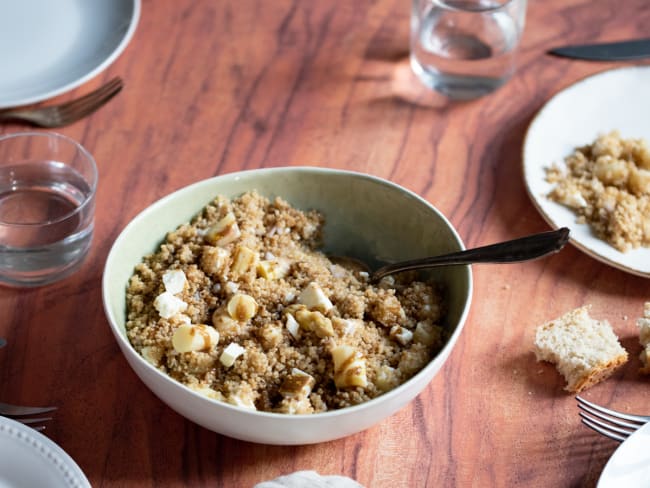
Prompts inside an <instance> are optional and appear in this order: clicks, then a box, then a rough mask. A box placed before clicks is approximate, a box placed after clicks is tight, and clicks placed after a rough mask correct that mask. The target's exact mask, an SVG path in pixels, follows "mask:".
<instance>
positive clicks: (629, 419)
mask: <svg viewBox="0 0 650 488" xmlns="http://www.w3.org/2000/svg"><path fill="white" fill-rule="evenodd" d="M576 400H577V401H578V408H579V409H580V410H581V412H579V415H580V418H581V419H582V423H583V424H585V425H586V426H587V427H589V428H590V429H593V430H595V431H596V432H598V433H599V434H602V435H604V436H606V437H609V438H610V439H614V440H616V441H619V442H623V441H624V440H625V439H627V438H628V437H629V436H630V435H631V434H633V433H634V432H635V431H636V430H637V429H639V428H640V427H642V426H643V425H645V424H646V423H648V422H650V416H646V415H632V414H627V413H621V412H617V411H616V410H610V409H608V408H605V407H601V406H600V405H596V404H595V403H592V402H590V401H587V400H585V399H584V398H582V397H580V396H576Z"/></svg>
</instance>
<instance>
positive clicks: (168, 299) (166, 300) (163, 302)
mask: <svg viewBox="0 0 650 488" xmlns="http://www.w3.org/2000/svg"><path fill="white" fill-rule="evenodd" d="M153 306H154V308H155V309H156V310H157V311H158V313H159V314H160V316H161V317H162V318H163V319H168V318H171V317H173V316H174V315H176V314H177V313H181V312H184V311H185V310H187V303H185V302H184V301H183V300H181V299H180V298H178V297H176V296H174V295H173V294H172V293H170V292H168V291H165V292H163V293H161V294H160V295H158V296H157V297H156V299H155V300H154V301H153Z"/></svg>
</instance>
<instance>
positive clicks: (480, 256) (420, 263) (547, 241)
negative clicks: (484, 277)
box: [333, 227, 569, 281]
mask: <svg viewBox="0 0 650 488" xmlns="http://www.w3.org/2000/svg"><path fill="white" fill-rule="evenodd" d="M568 240H569V229H568V228H566V227H562V228H560V229H557V230H553V231H548V232H541V233H539V234H533V235H530V236H526V237H520V238H519V239H514V240H512V241H506V242H499V243H497V244H490V245H488V246H483V247H477V248H474V249H467V250H465V251H458V252H454V253H451V254H443V255H441V256H433V257H428V258H420V259H413V260H409V261H401V262H398V263H393V264H388V265H386V266H382V267H381V268H379V269H377V270H375V271H374V272H371V273H370V281H378V280H380V279H382V278H383V277H384V276H388V275H390V274H394V273H399V272H400V271H409V270H414V269H423V268H433V267H435V266H449V265H453V264H476V263H516V262H520V261H528V260H531V259H537V258H541V257H543V256H546V255H548V254H553V253H556V252H558V251H559V250H560V249H562V248H563V247H564V245H565V244H566V243H567V242H568ZM333 260H334V261H337V262H339V263H341V264H345V262H348V263H351V264H352V265H355V264H356V266H357V267H361V268H365V269H366V270H369V268H368V266H367V265H365V264H364V263H361V262H359V261H358V260H356V259H352V258H342V259H341V258H334V259H333Z"/></svg>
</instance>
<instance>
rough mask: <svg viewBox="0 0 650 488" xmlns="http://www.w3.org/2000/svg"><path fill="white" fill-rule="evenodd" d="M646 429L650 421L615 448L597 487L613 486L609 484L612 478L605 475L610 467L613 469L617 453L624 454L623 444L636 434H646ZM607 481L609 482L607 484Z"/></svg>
mask: <svg viewBox="0 0 650 488" xmlns="http://www.w3.org/2000/svg"><path fill="white" fill-rule="evenodd" d="M646 430H650V423H646V424H644V425H642V426H641V427H639V428H638V429H637V430H636V431H634V432H632V434H631V435H630V436H629V437H628V438H627V439H625V440H624V441H623V442H621V444H620V445H619V446H618V447H617V448H616V449H615V450H614V452H613V453H612V455H611V456H610V457H609V459H608V460H607V463H606V464H605V467H604V468H603V470H602V471H601V473H600V476H599V477H598V483H597V485H596V488H606V486H611V485H610V484H609V483H611V480H607V479H605V478H604V476H606V475H607V470H608V468H609V469H612V466H613V463H614V462H615V460H616V458H617V454H618V455H619V456H620V455H622V454H621V452H622V451H621V449H622V448H623V445H624V444H625V443H626V442H628V441H629V440H630V439H632V437H635V436H637V437H638V436H639V435H641V434H640V433H641V432H643V435H644V436H645V435H646V434H645V431H646ZM648 458H649V459H650V454H649V455H648ZM613 481H614V482H615V481H616V480H613ZM605 483H607V485H606V484H605Z"/></svg>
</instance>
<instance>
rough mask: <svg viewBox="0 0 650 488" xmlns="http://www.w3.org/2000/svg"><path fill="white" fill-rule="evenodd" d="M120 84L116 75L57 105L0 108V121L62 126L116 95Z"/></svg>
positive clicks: (95, 108) (87, 113)
mask: <svg viewBox="0 0 650 488" xmlns="http://www.w3.org/2000/svg"><path fill="white" fill-rule="evenodd" d="M122 86H123V83H122V80H121V78H119V77H118V78H113V79H112V80H111V81H109V82H108V83H106V84H105V85H103V86H101V87H99V88H98V89H97V90H95V91H92V92H90V93H88V94H87V95H84V96H83V97H80V98H77V99H75V100H71V101H69V102H65V103H62V104H59V105H50V106H48V107H31V108H16V109H6V110H0V122H3V121H23V122H27V123H29V124H32V125H36V126H39V127H48V128H51V127H63V126H64V125H68V124H71V123H73V122H76V121H77V120H79V119H81V118H83V117H85V116H87V115H90V114H91V113H93V112H94V111H95V110H97V109H98V108H99V107H101V106H102V105H104V104H105V103H106V102H108V101H109V100H110V99H111V98H113V97H114V96H115V95H117V94H118V93H119V91H120V90H121V89H122Z"/></svg>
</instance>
